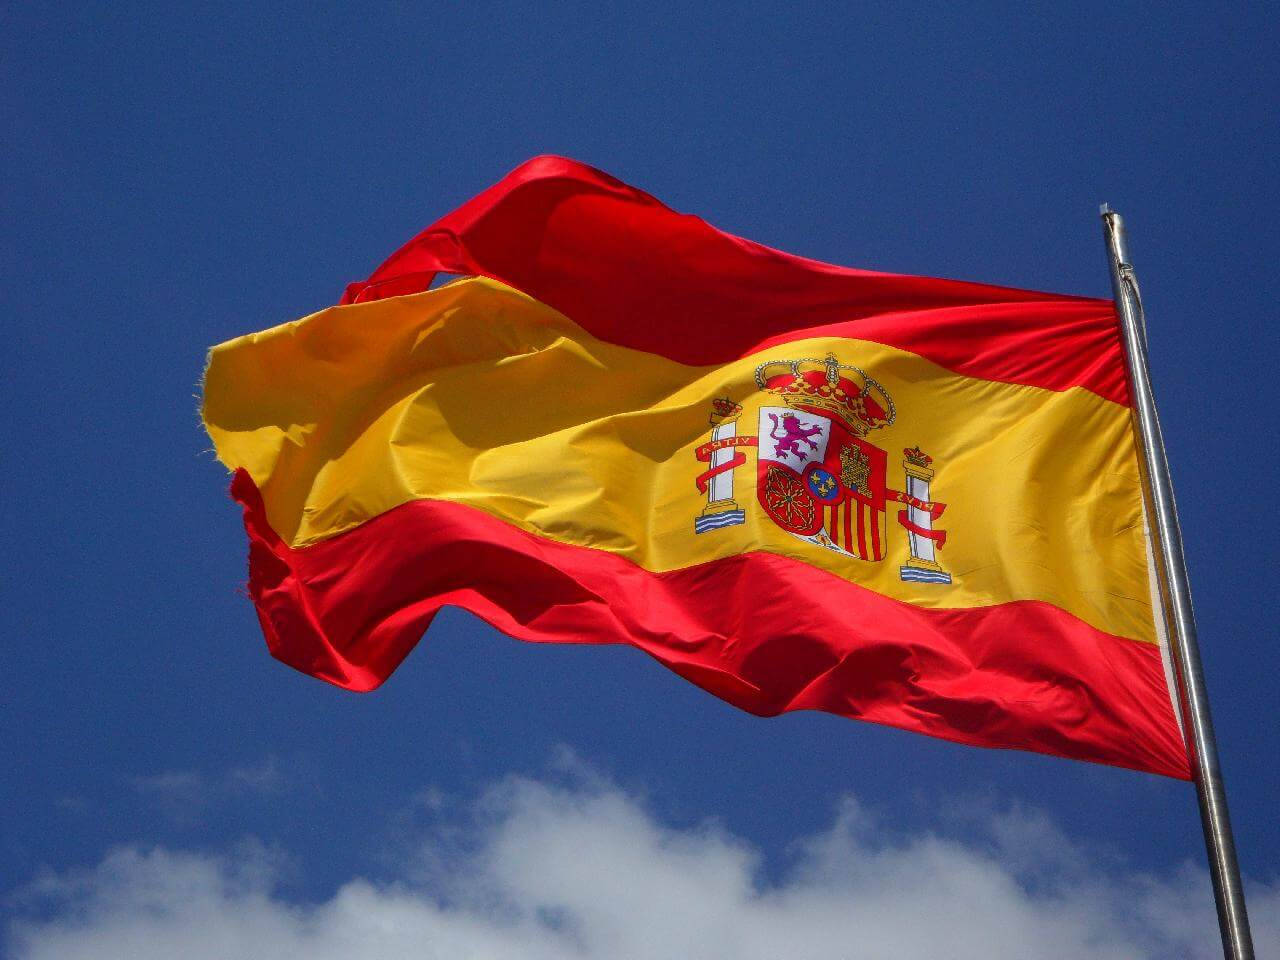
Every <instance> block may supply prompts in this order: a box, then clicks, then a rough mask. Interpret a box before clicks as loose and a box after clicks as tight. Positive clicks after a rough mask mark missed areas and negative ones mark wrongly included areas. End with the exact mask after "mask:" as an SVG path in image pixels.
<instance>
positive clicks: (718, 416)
mask: <svg viewBox="0 0 1280 960" xmlns="http://www.w3.org/2000/svg"><path fill="white" fill-rule="evenodd" d="M755 382H756V387H757V388H758V390H759V391H760V392H762V393H765V394H768V395H770V397H771V399H770V400H767V401H766V402H765V403H764V404H763V405H761V406H760V407H759V409H758V411H757V418H756V423H757V430H756V435H755V436H744V435H741V434H739V433H738V424H739V420H740V419H741V417H742V414H743V407H742V405H741V404H739V403H737V402H735V401H733V400H730V399H728V398H718V399H716V400H714V401H712V412H711V426H712V430H711V438H710V440H709V442H707V443H704V444H702V445H701V446H700V447H698V449H697V457H698V460H699V461H701V462H703V463H705V464H706V465H707V467H706V469H705V470H704V471H703V472H702V473H701V474H700V475H699V476H698V478H697V485H698V489H699V491H701V492H702V493H705V494H706V496H707V504H706V507H705V508H704V509H703V510H702V512H701V513H700V514H699V515H698V516H697V517H696V518H695V519H694V532H695V533H698V534H703V533H710V532H712V531H715V530H720V529H723V528H725V527H731V526H736V525H738V524H741V523H745V522H746V510H745V509H744V508H743V507H742V506H740V505H739V503H738V502H737V500H736V499H735V497H734V474H735V471H736V470H737V469H738V468H739V467H743V466H745V465H746V463H747V457H746V454H745V452H744V450H745V448H749V447H755V448H756V500H757V503H758V505H759V507H760V509H762V510H763V512H764V514H765V515H766V516H767V517H768V518H769V519H770V520H771V521H772V522H773V523H775V524H776V525H777V526H779V527H781V528H782V529H783V530H785V531H787V532H788V533H790V534H791V535H793V536H795V537H797V538H799V539H801V540H804V541H806V542H808V543H811V544H813V545H814V546H815V547H818V548H821V549H823V550H827V551H830V552H833V553H836V554H840V555H842V556H845V557H848V558H849V559H851V560H859V561H864V562H871V563H878V562H881V561H883V560H885V558H886V557H887V556H888V555H889V552H890V549H891V544H890V535H889V528H888V522H887V516H888V506H889V504H890V503H898V504H902V508H901V509H900V510H898V512H897V517H896V520H897V526H900V527H901V528H902V529H903V530H904V531H905V532H906V547H907V550H906V553H907V557H906V560H905V562H904V563H903V564H902V565H901V567H900V568H899V575H900V577H901V578H902V580H904V581H910V582H916V583H951V575H950V574H948V573H947V572H945V571H944V570H943V569H942V567H941V565H940V564H939V563H938V560H937V551H938V550H939V549H941V548H942V546H943V545H944V544H945V543H946V532H945V531H943V530H937V529H934V526H933V524H934V522H935V521H936V520H937V519H938V518H939V517H941V516H942V513H943V511H944V510H945V509H946V505H945V504H942V503H937V502H935V501H933V500H930V487H931V483H932V480H933V477H934V471H933V469H932V467H931V464H932V462H933V461H932V458H931V457H929V456H928V455H927V454H925V453H924V452H923V451H922V450H920V449H919V448H918V447H912V448H910V449H907V450H904V451H903V456H904V459H903V461H902V465H903V471H904V483H903V486H904V488H905V489H903V490H896V489H892V488H890V487H889V485H888V484H889V480H888V472H889V456H888V454H887V453H886V452H885V451H884V450H883V449H881V448H880V447H877V446H875V445H874V444H872V443H871V442H869V441H868V440H867V437H868V436H869V435H871V434H873V433H874V432H875V431H877V430H881V429H884V428H885V427H889V426H892V425H893V423H894V422H895V421H896V419H897V410H896V409H895V407H894V403H893V400H892V398H891V397H890V396H889V394H888V392H887V391H886V390H885V389H884V387H882V386H881V385H880V384H879V383H878V382H876V381H875V380H874V379H873V378H872V377H870V376H868V375H867V373H866V372H865V371H863V370H862V369H860V368H859V367H855V366H851V365H849V364H842V363H840V362H839V361H838V360H837V359H836V358H835V356H834V355H832V354H827V356H826V358H825V359H822V360H815V359H811V358H810V359H803V360H776V361H768V362H766V363H762V364H760V366H758V367H757V368H756V372H755ZM899 549H900V547H899Z"/></svg>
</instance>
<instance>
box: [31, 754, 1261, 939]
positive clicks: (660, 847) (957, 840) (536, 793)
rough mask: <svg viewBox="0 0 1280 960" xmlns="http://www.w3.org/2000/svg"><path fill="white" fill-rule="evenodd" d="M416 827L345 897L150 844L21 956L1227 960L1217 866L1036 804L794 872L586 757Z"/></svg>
mask: <svg viewBox="0 0 1280 960" xmlns="http://www.w3.org/2000/svg"><path fill="white" fill-rule="evenodd" d="M422 796H425V797H429V798H430V801H431V802H430V803H424V802H423V801H422V797H419V798H417V799H416V800H415V801H414V803H415V804H418V805H419V806H423V807H425V808H429V810H430V811H431V813H432V815H433V816H434V817H435V820H434V823H433V825H432V826H431V827H429V828H427V829H425V830H423V829H421V828H415V827H413V826H411V825H410V823H411V820H412V818H405V819H404V820H403V821H402V822H399V823H398V824H397V826H396V827H395V830H396V831H397V832H398V833H399V834H400V836H399V837H397V840H399V841H400V842H402V844H403V846H404V849H405V850H406V851H408V852H407V853H406V855H405V856H404V857H403V859H402V860H401V862H400V863H399V864H398V865H397V867H396V869H395V870H394V872H393V876H391V877H389V878H383V879H379V880H376V881H375V880H370V879H365V878H362V877H359V876H355V877H352V878H351V879H349V880H347V881H346V882H344V883H343V884H341V885H340V887H339V888H338V889H337V890H336V891H335V892H334V893H333V895H332V896H331V897H330V898H329V899H327V900H321V901H319V902H309V903H304V902H294V901H292V900H290V899H289V898H288V896H287V895H286V894H285V892H284V891H283V889H282V888H283V887H284V886H285V884H284V880H285V878H286V877H287V875H288V873H289V870H290V864H289V861H288V857H287V856H286V855H284V854H282V853H281V852H280V851H279V850H277V849H275V848H273V847H272V846H271V845H270V844H269V843H263V842H259V841H255V840H246V841H242V842H241V843H239V844H237V845H236V846H235V847H233V848H232V849H230V850H227V851H225V852H223V853H218V854H215V853H208V852H193V851H186V850H179V849H173V848H167V847H145V846H129V847H121V848H117V849H114V850H112V851H110V852H108V853H107V854H106V855H105V856H104V857H103V858H102V860H101V861H100V862H99V863H97V864H96V865H95V866H92V867H89V868H85V869H79V870H70V871H62V872H54V871H47V872H45V873H42V874H41V875H39V876H37V877H36V878H35V879H34V880H33V881H32V882H30V883H29V884H28V885H27V886H26V887H25V888H23V889H22V890H21V891H20V892H18V893H17V894H15V895H14V896H13V897H11V898H10V901H9V903H8V904H7V907H8V911H7V912H8V913H9V915H10V922H9V927H8V946H9V950H10V954H11V955H12V956H14V957H15V958H21V960H45V958H55V957H56V958H58V960H82V958H100V957H119V956H129V957H131V958H136V960H151V958H161V957H163V958H171V957H174V956H181V957H184V958H192V960H202V958H214V957H218V958H223V957H229V956H245V957H249V956H251V957H255V958H269V960H275V958H281V960H283V958H294V957H307V958H316V960H328V958H339V957H341V958H352V960H373V958H388V957H397V958H400V957H422V958H431V960H435V958H440V960H445V958H448V960H460V958H477V960H479V958H483V960H544V958H545V960H550V958H566V957H567V958H582V960H605V958H609V960H628V958H635V960H649V958H654V960H657V958H664V960H669V958H671V957H681V958H690V960H699V958H720V957H725V958H728V957H732V958H734V960H777V958H780V957H787V958H788V960H792V958H796V960H804V958H810V957H812V958H819V957H821V958H824V960H828V958H833V957H834V958H842V960H857V958H882V957H887V956H893V957H897V958H911V957H921V958H924V957H928V958H931V960H932V958H936V957H948V958H956V960H964V958H970V957H973V958H1003V957H1008V958H1019V960H1041V958H1045V960H1048V958H1067V957H1079V956H1091V957H1098V958H1112V957H1114V958H1121V957H1124V958H1131V957H1153V958H1154V957H1170V956H1177V957H1189V958H1199V957H1205V958H1210V957H1216V956H1219V955H1220V945H1219V941H1218V934H1217V927H1216V920H1215V917H1214V912H1213V903H1212V894H1211V891H1210V888H1209V882H1208V878H1207V876H1206V874H1205V873H1204V871H1203V870H1200V869H1195V868H1192V867H1191V866H1189V865H1188V866H1186V867H1184V868H1182V869H1181V870H1179V871H1176V872H1173V873H1171V874H1168V875H1161V876H1156V875H1151V874H1146V873H1142V872H1137V871H1132V870H1127V869H1125V868H1124V867H1123V865H1117V864H1115V863H1108V862H1105V861H1106V860H1107V858H1106V857H1105V856H1100V855H1099V853H1098V851H1096V850H1093V849H1090V848H1089V847H1088V846H1087V844H1085V843H1084V842H1082V841H1079V840H1075V839H1072V838H1069V837H1066V836H1064V835H1063V834H1062V833H1061V832H1060V831H1059V830H1058V829H1057V828H1056V827H1055V826H1054V824H1053V823H1052V822H1051V821H1050V820H1048V819H1047V818H1046V817H1045V816H1044V815H1043V814H1040V813H1038V812H1035V811H1030V812H1028V811H1025V810H1019V809H1017V808H1015V809H1013V810H1012V811H1008V810H1006V811H997V810H992V809H986V810H981V811H971V812H970V813H969V814H968V815H967V816H966V829H965V830H964V831H963V835H962V836H959V837H957V836H953V835H951V833H953V832H954V831H952V832H951V833H948V832H944V825H941V824H940V825H939V826H938V827H937V828H935V829H932V830H928V831H921V832H917V833H913V834H902V833H897V832H892V831H888V830H886V829H885V828H884V827H883V826H882V825H881V824H879V823H878V822H877V819H876V817H875V816H874V815H873V814H872V813H870V812H868V811H867V810H866V809H864V808H863V807H862V806H861V805H860V804H859V803H858V801H857V800H856V798H854V797H851V796H850V797H846V798H844V799H843V800H842V801H841V803H840V804H839V807H838V809H837V811H836V813H835V816H834V818H833V821H832V823H831V825H830V826H829V827H828V828H827V829H825V830H824V831H822V832H820V833H818V834H816V835H813V836H809V837H800V838H796V839H795V841H794V843H793V844H792V847H791V849H790V851H789V855H788V857H787V863H786V864H785V865H784V866H783V867H781V868H780V869H777V870H770V869H767V868H768V867H769V866H770V864H768V863H766V860H765V857H764V855H763V854H762V853H761V851H759V850H758V849H756V848H755V847H753V846H752V845H751V844H749V843H747V842H745V841H743V840H742V839H740V838H738V837H735V836H733V835H731V834H730V833H728V832H727V831H726V830H725V829H723V828H722V827H721V826H719V825H718V824H716V823H715V822H705V823H701V824H695V825H692V826H688V825H686V826H676V825H672V824H670V823H665V822H663V821H662V820H661V818H659V817H658V816H656V815H655V814H654V813H653V812H652V811H651V810H650V809H648V807H647V806H646V805H645V804H644V803H643V802H642V800H640V799H639V798H637V797H636V796H634V795H632V794H630V793H628V792H626V791H624V790H622V789H620V788H619V787H618V786H617V785H615V784H613V783H611V782H609V781H608V780H605V779H603V778H602V777H600V776H599V775H597V774H596V773H594V772H593V771H591V770H590V769H588V768H586V767H583V766H582V765H581V764H578V763H576V761H572V760H570V761H568V762H567V763H566V764H562V765H561V770H560V771H558V772H557V773H554V774H548V775H547V776H546V777H543V778H539V779H529V778H524V777H515V776H511V777H507V778H505V779H503V780H501V781H498V782H496V783H493V784H492V785H491V786H490V787H489V788H487V789H486V790H485V791H484V792H483V793H482V794H481V795H480V796H479V797H478V798H477V799H476V800H475V801H474V802H473V803H470V804H466V805H463V806H462V807H461V808H460V807H459V806H458V805H457V804H454V803H452V802H446V801H445V800H443V799H442V795H440V794H439V793H438V791H426V792H424V793H423V795H422ZM1249 892H1250V906H1251V908H1252V909H1251V914H1252V919H1253V925H1254V936H1255V940H1256V941H1257V945H1258V950H1259V953H1260V954H1261V955H1264V956H1265V955H1267V954H1268V948H1270V952H1272V953H1277V954H1280V884H1278V883H1275V882H1271V883H1260V884H1253V885H1252V886H1251V888H1250V891H1249Z"/></svg>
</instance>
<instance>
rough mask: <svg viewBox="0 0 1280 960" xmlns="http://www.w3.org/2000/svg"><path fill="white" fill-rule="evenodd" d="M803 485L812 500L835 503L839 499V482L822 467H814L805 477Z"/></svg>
mask: <svg viewBox="0 0 1280 960" xmlns="http://www.w3.org/2000/svg"><path fill="white" fill-rule="evenodd" d="M805 483H806V484H807V485H808V487H809V492H810V493H811V494H813V496H814V498H815V499H817V500H821V501H822V502H823V503H835V502H836V501H837V500H839V499H840V482H839V481H838V480H836V478H835V477H833V476H832V475H831V473H830V472H829V471H827V470H824V469H822V467H814V468H813V469H811V470H810V471H809V473H808V475H807V476H806V477H805Z"/></svg>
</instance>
